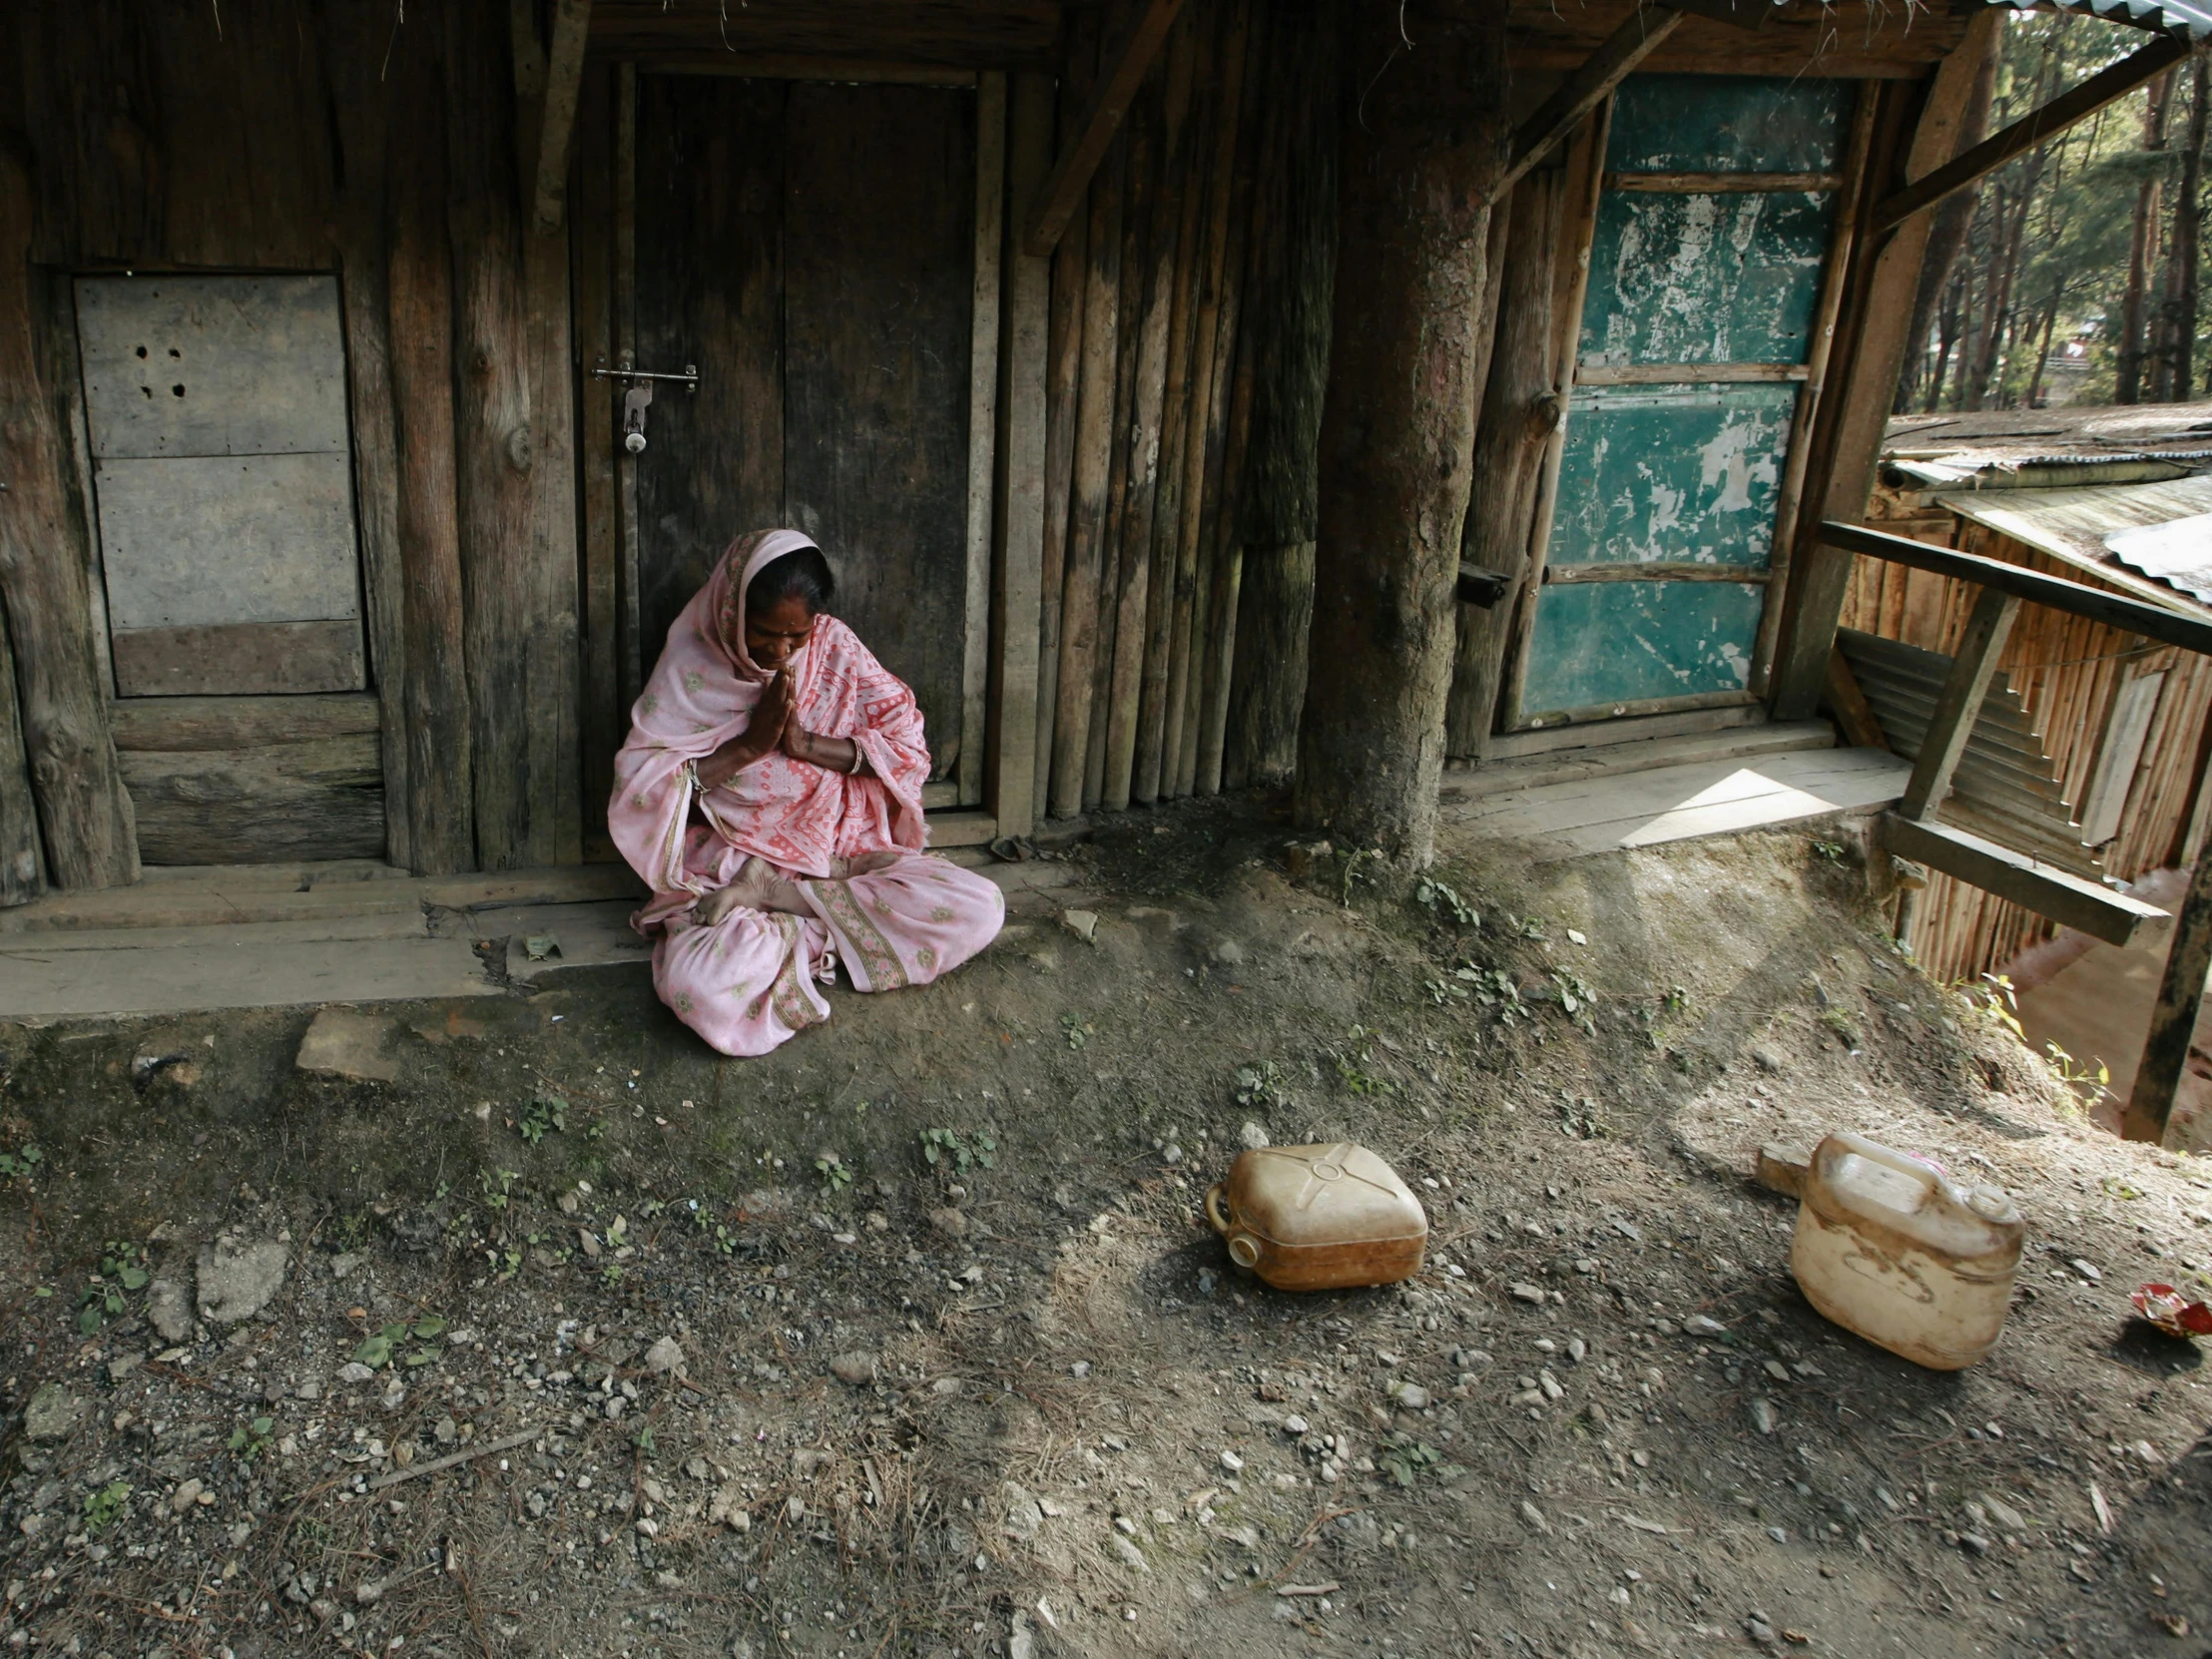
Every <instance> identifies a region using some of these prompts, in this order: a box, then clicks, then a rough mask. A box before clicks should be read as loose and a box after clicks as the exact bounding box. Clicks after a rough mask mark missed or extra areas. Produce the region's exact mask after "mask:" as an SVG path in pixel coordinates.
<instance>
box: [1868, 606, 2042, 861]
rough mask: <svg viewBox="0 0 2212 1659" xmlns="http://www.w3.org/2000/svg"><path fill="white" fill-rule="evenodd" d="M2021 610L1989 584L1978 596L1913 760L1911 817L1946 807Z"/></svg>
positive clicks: (1908, 796)
mask: <svg viewBox="0 0 2212 1659" xmlns="http://www.w3.org/2000/svg"><path fill="white" fill-rule="evenodd" d="M2019 614H2020V602H2019V601H2018V600H2017V599H2015V598H2013V597H2012V596H2011V595H2010V594H2006V593H1998V592H1995V591H1993V590H1991V589H1987V588H1984V589H1983V590H1982V591H1981V592H1980V593H1978V594H1976V595H1975V596H1974V604H1973V611H1972V613H1971V614H1970V615H1968V616H1967V618H1966V631H1965V633H1964V634H1963V635H1961V636H1960V638H1959V641H1958V649H1957V651H1956V653H1955V654H1954V655H1953V656H1952V657H1951V660H1950V674H1949V676H1948V677H1947V678H1946V679H1945V680H1944V681H1943V691H1942V695H1941V696H1940V697H1938V698H1937V699H1936V712H1935V713H1934V714H1933V715H1931V716H1930V717H1929V723H1928V735H1927V737H1926V739H1924V740H1923V742H1922V744H1921V752H1920V755H1919V756H1918V757H1917V758H1916V759H1915V761H1914V763H1913V782H1912V783H1911V784H1910V785H1909V786H1908V787H1907V789H1906V792H1905V801H1904V804H1903V805H1902V806H1901V807H1899V809H1898V811H1899V812H1901V813H1903V814H1904V815H1905V816H1906V817H1907V818H1909V819H1926V818H1929V817H1931V816H1933V815H1934V813H1935V812H1936V809H1937V808H1938V807H1940V806H1942V804H1943V797H1944V796H1946V795H1948V794H1949V793H1950V778H1951V774H1952V773H1953V772H1955V771H1957V770H1958V760H1959V757H1960V756H1962V755H1964V754H1965V752H1966V740H1967V739H1968V738H1970V737H1971V736H1972V735H1973V727H1974V718H1975V717H1976V716H1977V715H1978V714H1980V712H1981V700H1982V697H1983V696H1984V695H1985V694H1986V693H1987V691H1988V689H1989V681H1990V680H1991V679H1992V678H1993V677H1994V676H1995V674H1996V672H1997V659H1998V658H1999V657H2001V656H2002V655H2003V654H2004V642H2005V641H2006V640H2007V639H2008V638H2010V637H2011V633H2012V622H2013V619H2014V618H2015V617H2017V616H2018V615H2019Z"/></svg>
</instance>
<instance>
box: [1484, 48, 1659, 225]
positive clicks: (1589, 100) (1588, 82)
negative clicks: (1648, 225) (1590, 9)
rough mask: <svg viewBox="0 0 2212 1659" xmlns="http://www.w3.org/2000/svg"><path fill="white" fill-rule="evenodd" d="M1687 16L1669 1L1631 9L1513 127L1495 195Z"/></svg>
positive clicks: (1496, 198) (1559, 140)
mask: <svg viewBox="0 0 2212 1659" xmlns="http://www.w3.org/2000/svg"><path fill="white" fill-rule="evenodd" d="M1682 19H1683V14H1682V13H1681V12H1679V11H1676V10H1674V9H1672V8H1671V7H1667V6H1653V7H1651V8H1650V9H1649V11H1648V12H1647V11H1646V10H1645V8H1644V7H1643V6H1641V5H1639V6H1638V7H1637V8H1636V9H1635V10H1634V11H1632V12H1630V13H1629V14H1628V17H1627V19H1626V20H1625V21H1624V22H1623V23H1622V24H1621V25H1620V27H1619V28H1617V29H1615V30H1614V31H1613V32H1612V33H1611V34H1610V35H1608V36H1606V38H1605V40H1604V42H1603V43H1602V44H1601V45H1599V47H1598V48H1597V50H1596V51H1594V52H1592V53H1591V54H1590V55H1589V56H1588V57H1587V58H1585V59H1584V60H1583V61H1582V62H1581V63H1580V64H1579V65H1577V66H1576V67H1575V69H1574V70H1573V72H1572V73H1571V74H1569V75H1568V76H1567V78H1566V80H1565V81H1564V82H1562V83H1561V84H1560V86H1559V88H1558V90H1556V91H1555V92H1553V93H1552V94H1551V96H1550V97H1548V98H1546V99H1545V100H1544V101H1543V102H1542V103H1541V104H1539V105H1537V106H1536V108H1535V110H1534V111H1533V112H1532V113H1531V114H1530V115H1529V117H1528V119H1527V120H1525V121H1523V122H1522V123H1521V124H1520V126H1519V127H1517V128H1516V129H1514V132H1513V140H1512V146H1511V149H1510V150H1509V151H1508V158H1509V159H1508V160H1507V162H1506V164H1505V168H1504V170H1503V172H1502V173H1501V175H1500V176H1499V177H1498V179H1497V180H1496V181H1495V182H1494V183H1493V184H1492V185H1491V187H1490V200H1491V201H1492V202H1496V201H1499V200H1501V199H1502V198H1503V197H1504V195H1505V193H1506V192H1507V191H1508V190H1510V189H1511V188H1512V187H1513V186H1514V185H1515V184H1516V183H1517V182H1518V181H1519V180H1520V177H1521V175H1523V174H1524V173H1526V172H1527V171H1528V170H1529V169H1530V168H1532V167H1534V166H1535V165H1536V164H1537V163H1538V162H1540V161H1542V160H1543V159H1544V157H1545V156H1547V155H1549V154H1550V153H1551V151H1552V150H1553V149H1554V148H1555V147H1556V146H1557V145H1559V144H1560V143H1562V142H1563V141H1564V140H1566V139H1568V138H1570V137H1571V136H1573V134H1574V132H1575V129H1576V128H1578V127H1580V126H1581V125H1582V123H1583V121H1584V120H1585V118H1587V117H1588V115H1589V114H1590V112H1591V111H1592V110H1594V109H1596V108H1597V107H1598V105H1600V104H1602V103H1603V102H1604V101H1605V100H1606V99H1607V98H1608V97H1610V96H1611V95H1612V91H1613V89H1614V88H1615V87H1617V86H1619V85H1620V84H1621V82H1623V81H1625V80H1626V79H1627V78H1628V76H1629V74H1630V73H1631V72H1632V71H1633V70H1634V69H1635V68H1636V66H1637V65H1638V64H1640V63H1642V62H1643V61H1644V59H1645V58H1647V57H1649V56H1650V55H1651V54H1652V53H1653V52H1654V51H1656V50H1657V49H1658V48H1659V47H1660V45H1662V44H1663V43H1664V42H1665V40H1666V38H1667V37H1668V36H1669V35H1671V34H1673V33H1674V31H1675V30H1676V29H1677V28H1678V27H1680V26H1681V23H1682ZM1602 160H1603V158H1602V157H1600V161H1602ZM1600 177H1602V173H1601V175H1600ZM1595 182H1596V181H1593V184H1594V183H1595Z"/></svg>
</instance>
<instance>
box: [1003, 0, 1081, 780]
mask: <svg viewBox="0 0 2212 1659" xmlns="http://www.w3.org/2000/svg"><path fill="white" fill-rule="evenodd" d="M1074 28H1075V37H1074V41H1073V44H1072V45H1071V47H1070V49H1069V52H1068V69H1067V74H1066V75H1065V76H1064V77H1063V79H1062V83H1061V87H1060V95H1059V135H1060V136H1059V142H1058V153H1061V154H1064V153H1065V152H1066V150H1067V148H1068V146H1069V145H1070V144H1072V143H1074V142H1075V138H1076V123H1077V122H1078V121H1079V120H1080V119H1081V117H1082V114H1083V109H1084V107H1085V105H1086V104H1087V103H1088V102H1089V98H1088V94H1089V87H1090V83H1091V81H1092V79H1093V78H1094V75H1095V71H1096V59H1097V54H1098V19H1097V14H1096V13H1095V12H1084V13H1082V14H1081V15H1080V16H1079V17H1078V18H1077V20H1076V22H1075V25H1074ZM1027 211H1028V204H1026V203H1022V202H1019V201H1018V200H1017V203H1016V212H1017V216H1018V214H1020V213H1026V212H1027ZM1090 224H1091V216H1090V214H1089V213H1088V212H1087V211H1086V212H1083V213H1079V214H1077V215H1076V216H1075V217H1074V219H1073V220H1072V221H1070V223H1069V225H1068V228H1067V230H1066V231H1065V232H1064V233H1062V235H1061V237H1060V245H1059V247H1058V248H1056V249H1055V250H1054V251H1053V255H1052V316H1051V322H1050V326H1049V332H1048V335H1047V343H1046V347H1045V350H1046V357H1047V362H1046V366H1045V440H1044V449H1045V461H1044V568H1043V573H1042V576H1041V583H1042V590H1041V591H1042V595H1043V603H1042V606H1041V608H1040V611H1039V614H1038V619H1037V662H1038V664H1039V665H1040V666H1039V670H1038V680H1037V787H1036V794H1035V796H1034V797H1033V799H1034V800H1035V802H1036V804H1037V806H1038V809H1039V810H1040V811H1044V810H1048V807H1049V803H1050V801H1051V798H1052V793H1051V792H1052V742H1053V732H1054V728H1055V726H1056V723H1057V721H1058V717H1059V708H1060V616H1061V604H1062V600H1063V596H1064V584H1065V582H1066V580H1067V553H1068V517H1069V514H1068V507H1069V498H1070V496H1071V495H1072V494H1073V493H1074V482H1075V480H1074V476H1073V474H1074V468H1075V423H1076V420H1075V417H1076V391H1077V387H1078V386H1079V384H1080V379H1081V369H1082V362H1083V297H1084V286H1085V284H1084V275H1085V272H1086V271H1087V269H1088V266H1089V248H1090ZM1016 229H1017V231H1018V229H1019V225H1018V219H1017V225H1016Z"/></svg>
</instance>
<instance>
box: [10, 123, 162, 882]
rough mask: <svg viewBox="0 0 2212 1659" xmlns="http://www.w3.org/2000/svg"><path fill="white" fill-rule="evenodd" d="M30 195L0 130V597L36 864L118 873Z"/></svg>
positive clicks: (98, 876)
mask: <svg viewBox="0 0 2212 1659" xmlns="http://www.w3.org/2000/svg"><path fill="white" fill-rule="evenodd" d="M32 200H33V199H32V188H31V173H30V169H29V167H28V165H27V164H26V162H25V159H24V157H23V156H22V155H21V154H20V153H19V152H18V151H17V150H16V149H15V148H14V146H13V145H12V144H10V143H6V142H0V601H4V602H5V604H6V606H7V627H8V633H9V635H10V637H11V639H12V641H13V644H14V647H15V653H16V665H15V666H16V686H17V689H18V691H19V693H20V695H21V698H22V704H21V708H22V721H23V739H24V747H25V749H26V751H27V753H28V755H29V760H30V769H31V779H32V784H33V786H34V789H35V791H36V795H37V801H38V817H39V824H40V827H41V828H42V829H43V830H44V831H45V836H46V856H47V861H48V869H49V871H50V873H51V874H52V876H53V879H54V883H55V885H57V886H60V887H64V888H69V887H111V886H122V885H128V884H129V883H130V882H133V881H136V880H137V879H138V876H139V858H138V830H137V826H136V822H135V820H134V819H133V816H132V812H131V797H130V794H129V793H128V792H127V791H126V790H125V789H124V787H123V776H122V773H121V771H120V770H119V768H118V767H117V764H116V758H115V742H114V739H113V737H112V735H111V734H110V732H109V730H108V686H107V684H106V682H105V678H104V676H102V674H101V672H100V657H99V650H98V646H97V644H96V643H95V641H94V638H93V612H92V586H91V558H90V554H89V551H88V541H87V538H88V537H89V536H90V534H91V530H90V527H89V526H88V525H86V524H85V523H84V522H83V521H82V520H81V519H79V518H78V516H77V515H76V514H75V513H73V512H72V511H71V507H70V501H69V493H68V485H67V483H66V481H65V473H64V469H65V468H66V467H67V465H68V461H67V459H66V449H65V445H64V440H63V436H62V432H61V429H60V426H59V424H58V422H57V421H56V419H55V414H54V404H53V399H52V397H51V395H50V392H49V385H50V382H49V378H48V369H47V364H46V363H45V362H43V361H42V360H41V353H40V351H39V349H38V344H37V341H38V336H39V328H38V323H37V319H36V316H35V314H34V300H33V290H32V285H31V264H30V256H31V238H32V231H33V207H32Z"/></svg>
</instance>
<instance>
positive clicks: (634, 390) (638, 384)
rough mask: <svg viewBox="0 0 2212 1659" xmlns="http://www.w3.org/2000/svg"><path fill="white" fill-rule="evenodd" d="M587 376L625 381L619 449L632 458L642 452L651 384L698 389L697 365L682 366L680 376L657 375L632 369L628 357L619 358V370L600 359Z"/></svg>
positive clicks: (651, 390) (651, 395)
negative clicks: (673, 383) (660, 382)
mask: <svg viewBox="0 0 2212 1659" xmlns="http://www.w3.org/2000/svg"><path fill="white" fill-rule="evenodd" d="M591 375H592V378H593V379H595V380H622V381H625V382H627V384H628V389H627V390H625V391H624V392H623V394H622V447H623V448H625V449H627V450H628V451H629V452H630V453H631V454H633V455H639V454H643V453H644V452H645V411H646V410H647V408H649V407H650V406H651V405H652V402H653V382H654V381H656V380H673V381H676V382H678V383H679V384H681V385H682V386H683V388H684V389H685V390H686V391H689V392H695V393H696V392H697V391H698V390H699V365H698V364H697V363H686V364H685V365H684V372H683V373H681V374H657V373H654V372H652V371H650V370H647V369H642V368H634V367H632V366H631V363H630V359H629V358H628V357H624V358H623V359H622V365H621V366H620V367H619V368H609V367H607V366H606V359H605V358H604V357H602V358H601V359H600V366H599V367H597V368H595V369H593V370H592V371H591Z"/></svg>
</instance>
